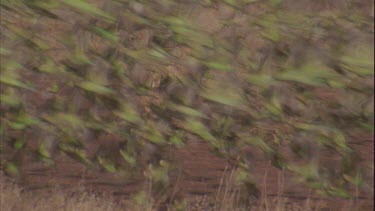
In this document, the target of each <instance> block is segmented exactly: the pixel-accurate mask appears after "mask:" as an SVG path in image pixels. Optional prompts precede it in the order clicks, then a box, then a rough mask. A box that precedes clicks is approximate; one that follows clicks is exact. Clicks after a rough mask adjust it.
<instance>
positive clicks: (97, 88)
mask: <svg viewBox="0 0 375 211" xmlns="http://www.w3.org/2000/svg"><path fill="white" fill-rule="evenodd" d="M78 86H79V87H81V88H82V89H85V90H87V91H90V92H94V93H97V94H102V95H106V94H112V93H113V91H112V89H110V88H108V87H105V86H103V85H101V84H98V83H95V82H91V81H83V82H81V83H79V84H78Z"/></svg>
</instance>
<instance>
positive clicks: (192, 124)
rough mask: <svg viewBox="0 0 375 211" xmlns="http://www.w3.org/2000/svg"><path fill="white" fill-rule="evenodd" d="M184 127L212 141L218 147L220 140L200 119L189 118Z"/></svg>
mask: <svg viewBox="0 0 375 211" xmlns="http://www.w3.org/2000/svg"><path fill="white" fill-rule="evenodd" d="M184 128H185V129H186V130H188V131H190V132H192V133H194V134H196V135H198V136H200V137H201V138H203V139H204V140H207V141H210V142H211V143H212V144H213V145H214V146H215V147H218V142H217V140H216V138H215V137H214V136H212V135H211V133H210V132H209V129H208V128H206V126H204V125H203V124H202V123H201V122H200V121H197V120H194V119H188V120H187V121H186V122H185V123H184Z"/></svg>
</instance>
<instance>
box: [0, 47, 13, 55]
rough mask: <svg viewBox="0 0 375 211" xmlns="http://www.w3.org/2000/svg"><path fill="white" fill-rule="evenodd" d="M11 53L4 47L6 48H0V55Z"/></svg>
mask: <svg viewBox="0 0 375 211" xmlns="http://www.w3.org/2000/svg"><path fill="white" fill-rule="evenodd" d="M11 53H12V51H11V50H9V49H6V48H0V55H4V56H5V55H10V54H11Z"/></svg>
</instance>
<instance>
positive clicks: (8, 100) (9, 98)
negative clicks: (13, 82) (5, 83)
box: [0, 95, 21, 107]
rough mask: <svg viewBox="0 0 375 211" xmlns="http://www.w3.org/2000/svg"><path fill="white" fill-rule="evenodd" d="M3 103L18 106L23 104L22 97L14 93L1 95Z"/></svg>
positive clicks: (0, 98)
mask: <svg viewBox="0 0 375 211" xmlns="http://www.w3.org/2000/svg"><path fill="white" fill-rule="evenodd" d="M0 102H1V104H5V105H9V106H12V107H17V106H19V105H20V104H21V101H20V99H19V98H18V97H17V96H14V95H0Z"/></svg>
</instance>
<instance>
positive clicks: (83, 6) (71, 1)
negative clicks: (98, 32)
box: [64, 0, 114, 21]
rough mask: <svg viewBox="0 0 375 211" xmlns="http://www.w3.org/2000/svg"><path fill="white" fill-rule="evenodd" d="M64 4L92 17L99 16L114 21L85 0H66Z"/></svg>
mask: <svg viewBox="0 0 375 211" xmlns="http://www.w3.org/2000/svg"><path fill="white" fill-rule="evenodd" d="M64 3H65V4H67V5H69V6H71V7H73V8H75V9H78V11H80V12H84V13H88V14H91V15H97V16H101V17H104V18H106V19H107V20H110V21H114V18H113V17H111V16H110V15H108V14H106V13H104V12H103V11H102V10H100V9H98V8H97V7H95V6H93V5H92V4H89V3H87V2H86V1H85V0H64Z"/></svg>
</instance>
